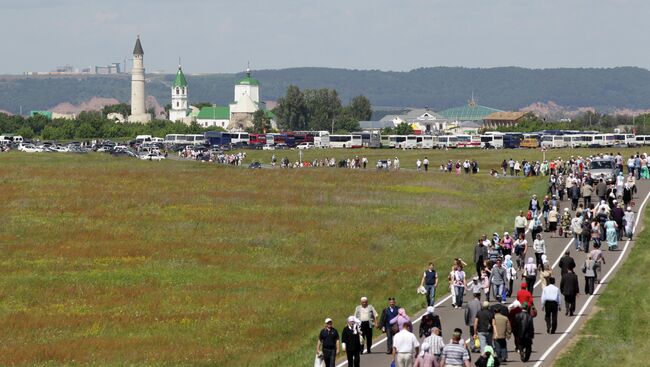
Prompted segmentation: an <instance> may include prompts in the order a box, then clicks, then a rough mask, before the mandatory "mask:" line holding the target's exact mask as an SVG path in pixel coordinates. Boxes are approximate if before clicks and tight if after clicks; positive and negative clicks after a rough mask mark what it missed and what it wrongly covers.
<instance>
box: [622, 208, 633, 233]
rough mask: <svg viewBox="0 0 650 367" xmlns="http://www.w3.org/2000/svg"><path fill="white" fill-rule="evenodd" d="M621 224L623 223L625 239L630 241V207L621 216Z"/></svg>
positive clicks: (631, 217) (631, 218)
mask: <svg viewBox="0 0 650 367" xmlns="http://www.w3.org/2000/svg"><path fill="white" fill-rule="evenodd" d="M623 223H625V227H624V228H625V237H627V239H628V240H630V241H631V240H632V234H633V233H632V232H633V231H634V212H633V211H632V208H631V207H629V206H628V207H627V209H626V210H625V215H624V216H623Z"/></svg>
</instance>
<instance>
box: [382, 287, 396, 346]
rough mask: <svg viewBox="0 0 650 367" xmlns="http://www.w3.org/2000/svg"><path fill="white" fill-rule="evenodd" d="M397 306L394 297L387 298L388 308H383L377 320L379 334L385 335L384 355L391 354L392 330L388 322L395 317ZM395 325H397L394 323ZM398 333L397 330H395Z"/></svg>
mask: <svg viewBox="0 0 650 367" xmlns="http://www.w3.org/2000/svg"><path fill="white" fill-rule="evenodd" d="M398 310H399V306H397V305H396V304H395V297H388V307H386V308H384V311H382V313H381V318H380V319H379V327H381V332H382V333H386V348H387V351H386V354H393V334H394V333H393V330H392V329H391V326H392V325H391V324H390V320H391V319H392V318H393V317H396V316H397V311H398ZM395 325H397V323H395ZM397 331H398V332H399V330H397Z"/></svg>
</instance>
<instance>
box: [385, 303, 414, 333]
mask: <svg viewBox="0 0 650 367" xmlns="http://www.w3.org/2000/svg"><path fill="white" fill-rule="evenodd" d="M407 322H411V318H410V317H409V315H407V314H406V310H405V309H404V308H403V307H402V308H400V309H399V310H397V316H395V317H393V318H392V319H390V324H391V325H393V324H395V323H397V327H399V330H402V326H404V324H405V323H407ZM409 331H411V332H413V330H409Z"/></svg>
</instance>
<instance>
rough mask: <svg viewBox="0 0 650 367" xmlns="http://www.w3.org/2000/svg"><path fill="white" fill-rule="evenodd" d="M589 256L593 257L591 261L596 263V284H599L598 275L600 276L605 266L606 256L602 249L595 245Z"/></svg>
mask: <svg viewBox="0 0 650 367" xmlns="http://www.w3.org/2000/svg"><path fill="white" fill-rule="evenodd" d="M589 254H590V255H591V259H592V260H594V262H595V263H596V265H595V267H594V283H595V284H598V278H599V277H598V274H600V272H601V270H602V269H603V265H604V264H605V255H604V254H603V250H601V249H600V245H598V246H596V245H594V249H593V250H591V252H590V253H589Z"/></svg>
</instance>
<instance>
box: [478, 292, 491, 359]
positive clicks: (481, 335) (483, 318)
mask: <svg viewBox="0 0 650 367" xmlns="http://www.w3.org/2000/svg"><path fill="white" fill-rule="evenodd" d="M489 307H490V302H488V301H483V304H482V307H481V310H480V311H479V312H478V313H477V314H476V317H475V318H474V337H475V338H476V337H478V339H479V341H480V342H481V353H483V351H484V350H485V347H486V346H488V345H490V346H491V345H492V335H493V333H494V327H495V324H494V315H493V314H492V311H490V310H489Z"/></svg>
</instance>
